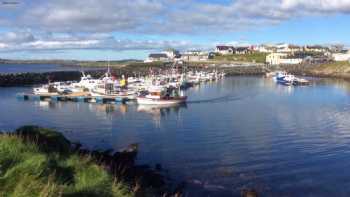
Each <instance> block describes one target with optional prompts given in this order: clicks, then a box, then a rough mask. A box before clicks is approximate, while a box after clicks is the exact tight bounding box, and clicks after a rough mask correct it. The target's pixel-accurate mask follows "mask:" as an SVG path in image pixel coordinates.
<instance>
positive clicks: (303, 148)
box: [0, 77, 350, 196]
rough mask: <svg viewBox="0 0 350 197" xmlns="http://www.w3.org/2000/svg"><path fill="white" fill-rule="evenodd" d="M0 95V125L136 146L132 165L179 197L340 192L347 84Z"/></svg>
mask: <svg viewBox="0 0 350 197" xmlns="http://www.w3.org/2000/svg"><path fill="white" fill-rule="evenodd" d="M29 90H30V89H28V88H2V89H0V98H1V99H0V108H1V111H2V112H5V113H2V115H1V116H0V128H2V129H5V130H11V129H14V128H16V127H18V126H20V125H24V124H37V125H41V126H46V127H51V128H56V129H58V130H59V131H61V132H63V133H64V135H66V136H67V137H68V138H69V139H71V140H73V141H79V142H81V143H82V144H83V145H84V146H85V147H88V148H94V149H110V148H113V149H115V150H118V149H120V148H122V147H125V146H126V145H128V144H130V143H139V144H140V150H141V152H140V154H139V157H138V162H139V163H141V164H144V163H147V164H152V165H154V164H155V163H161V164H162V166H163V168H165V169H167V170H168V174H169V175H170V176H171V177H173V178H174V179H175V180H186V181H187V182H188V183H189V184H188V196H209V195H210V196H237V195H238V196H239V191H240V189H242V188H256V189H257V190H258V191H259V192H260V193H263V194H264V195H263V196H331V195H332V196H349V194H350V170H348V169H349V167H350V84H348V83H346V82H344V81H327V80H318V81H317V82H316V83H315V84H314V85H313V86H309V87H295V88H290V87H285V86H279V85H275V84H274V83H273V82H272V81H271V80H269V79H264V78H259V77H230V78H226V79H225V80H223V81H220V82H217V83H210V84H206V85H202V86H199V87H196V88H193V89H190V90H188V91H187V92H186V94H187V95H188V96H189V99H190V101H189V103H188V104H187V105H186V106H182V107H179V108H168V109H157V108H145V107H140V106H137V105H135V104H129V105H121V104H105V105H103V104H89V103H73V102H56V103H55V102H52V103H50V102H44V101H40V102H39V101H20V100H17V99H16V98H15V94H16V93H17V92H23V91H29Z"/></svg>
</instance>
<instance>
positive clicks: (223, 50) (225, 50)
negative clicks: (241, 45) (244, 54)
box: [215, 45, 235, 55]
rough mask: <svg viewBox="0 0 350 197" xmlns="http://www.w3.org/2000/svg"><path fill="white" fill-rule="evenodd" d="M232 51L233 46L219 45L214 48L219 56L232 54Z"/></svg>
mask: <svg viewBox="0 0 350 197" xmlns="http://www.w3.org/2000/svg"><path fill="white" fill-rule="evenodd" d="M234 50H235V49H234V47H233V46H226V45H219V46H216V48H215V52H216V53H219V54H221V55H228V54H233V53H234Z"/></svg>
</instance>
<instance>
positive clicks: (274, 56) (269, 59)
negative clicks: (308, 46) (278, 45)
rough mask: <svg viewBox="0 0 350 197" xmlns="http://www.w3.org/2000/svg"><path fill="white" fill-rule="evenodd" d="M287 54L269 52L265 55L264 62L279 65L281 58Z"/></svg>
mask: <svg viewBox="0 0 350 197" xmlns="http://www.w3.org/2000/svg"><path fill="white" fill-rule="evenodd" d="M287 55H288V54H287V53H270V54H268V55H267V56H266V63H267V64H269V65H279V64H281V58H282V57H286V56H287Z"/></svg>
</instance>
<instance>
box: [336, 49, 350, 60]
mask: <svg viewBox="0 0 350 197" xmlns="http://www.w3.org/2000/svg"><path fill="white" fill-rule="evenodd" d="M332 59H333V60H334V61H336V62H340V61H349V60H350V51H343V52H341V53H333V54H332Z"/></svg>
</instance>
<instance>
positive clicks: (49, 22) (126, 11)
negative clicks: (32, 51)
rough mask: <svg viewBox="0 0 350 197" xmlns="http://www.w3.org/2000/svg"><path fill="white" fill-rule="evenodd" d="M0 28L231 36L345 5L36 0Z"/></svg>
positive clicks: (8, 15)
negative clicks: (238, 31) (246, 30)
mask: <svg viewBox="0 0 350 197" xmlns="http://www.w3.org/2000/svg"><path fill="white" fill-rule="evenodd" d="M0 11H1V12H3V13H5V15H3V17H1V18H2V19H0V24H2V25H5V26H8V27H16V28H35V29H41V30H44V31H54V32H113V31H117V32H128V33H148V34H165V33H167V34H172V33H181V34H183V33H185V34H193V33H202V34H205V33H207V32H220V31H221V32H225V31H229V32H233V31H237V30H241V29H245V28H249V27H256V26H259V25H271V24H278V23H280V22H282V21H285V20H288V19H290V18H293V17H300V16H307V15H314V14H325V13H326V14H334V13H349V12H350V1H349V0H235V1H232V2H230V3H226V4H219V3H205V2H201V1H197V0H183V1H180V0H159V1H156V0H133V1H124V0H103V1H100V0H88V1H85V0H75V1H71V0H50V1H45V0H36V1H24V0H23V2H22V3H21V5H20V8H18V9H14V8H12V9H8V10H6V9H1V8H0ZM0 16H1V14H0Z"/></svg>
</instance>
